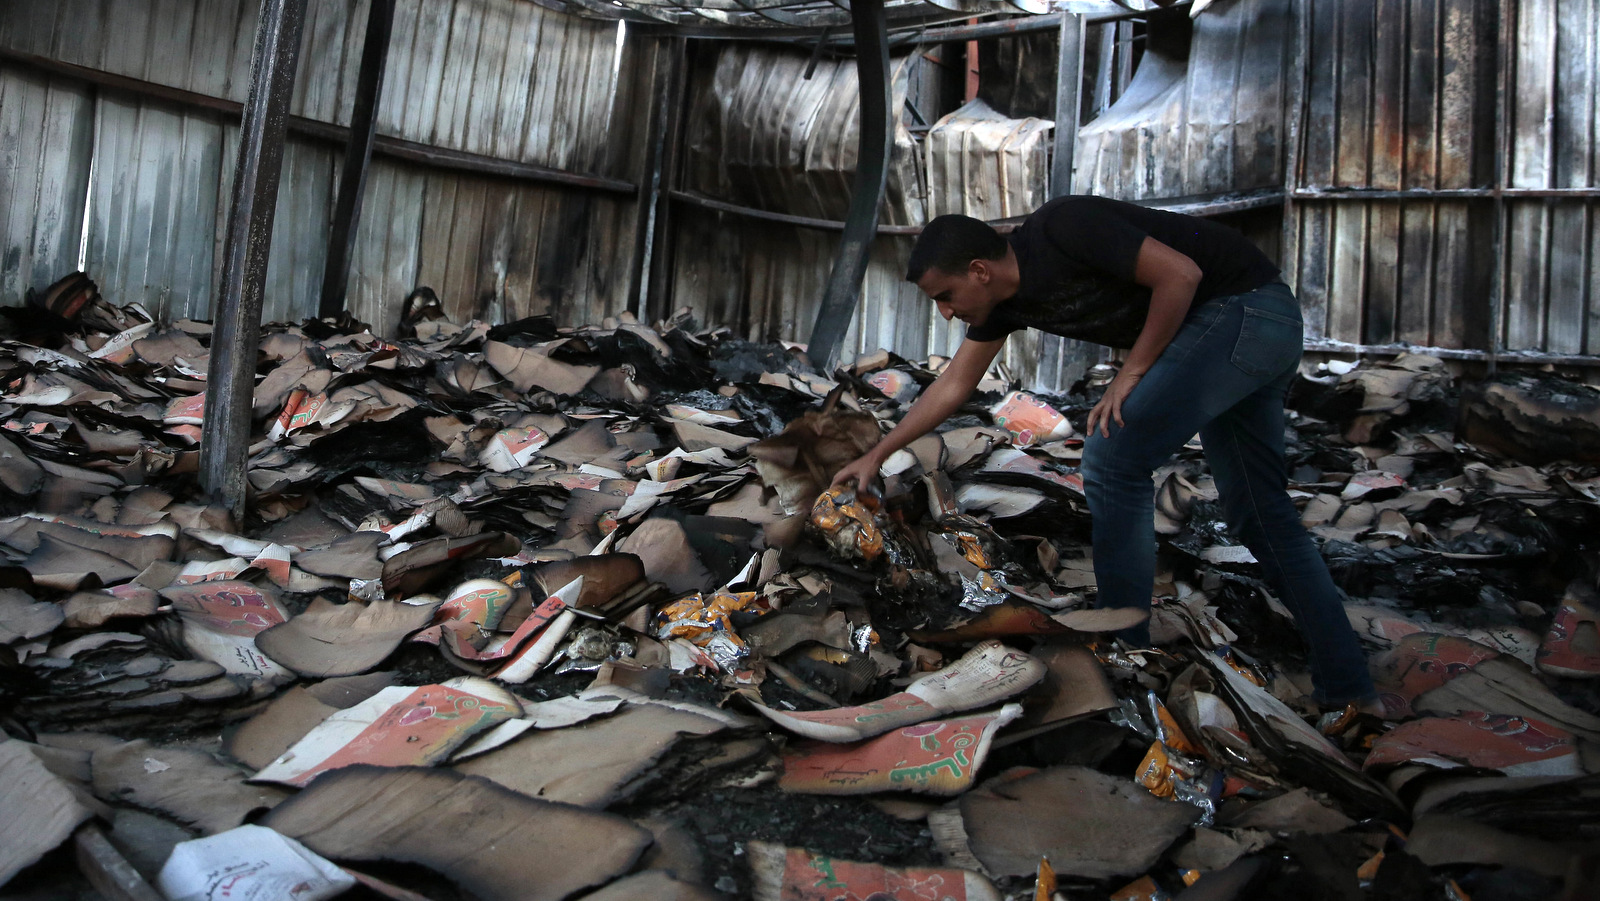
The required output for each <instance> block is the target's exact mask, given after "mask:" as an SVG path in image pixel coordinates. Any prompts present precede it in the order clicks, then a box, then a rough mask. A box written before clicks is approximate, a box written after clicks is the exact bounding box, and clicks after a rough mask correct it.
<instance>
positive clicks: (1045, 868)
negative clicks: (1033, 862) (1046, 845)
mask: <svg viewBox="0 0 1600 901" xmlns="http://www.w3.org/2000/svg"><path fill="white" fill-rule="evenodd" d="M1055 893H1056V870H1055V867H1052V866H1050V858H1048V857H1041V858H1039V878H1038V880H1037V881H1035V882H1034V884H1033V901H1050V898H1051V896H1053V895H1054V894H1055Z"/></svg>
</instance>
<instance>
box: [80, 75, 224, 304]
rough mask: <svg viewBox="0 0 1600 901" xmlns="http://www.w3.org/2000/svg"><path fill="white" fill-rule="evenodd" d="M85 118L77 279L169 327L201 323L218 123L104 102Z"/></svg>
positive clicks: (155, 107)
mask: <svg viewBox="0 0 1600 901" xmlns="http://www.w3.org/2000/svg"><path fill="white" fill-rule="evenodd" d="M94 116H95V119H94V131H95V149H94V158H95V162H94V177H93V179H92V184H91V186H90V193H89V211H88V216H87V221H88V232H89V235H88V253H87V258H86V262H87V265H86V269H87V271H88V272H89V274H90V275H91V276H93V277H94V279H95V281H96V282H98V283H99V285H100V292H101V294H102V295H104V296H105V297H106V298H108V299H109V300H111V301H112V302H113V303H119V304H121V303H130V302H134V301H137V302H140V303H143V304H144V305H145V307H146V308H147V309H149V310H150V312H151V313H154V314H156V315H157V316H165V317H171V318H179V317H184V316H190V317H206V316H208V315H209V310H210V304H211V297H212V279H213V260H214V259H215V247H216V232H217V228H218V222H219V221H220V220H219V219H218V218H217V216H218V212H217V193H218V186H219V185H220V184H221V169H222V155H223V138H222V121H221V119H220V117H217V116H213V115H203V114H185V113H182V112H179V111H176V110H174V109H172V108H171V107H168V106H166V105H163V104H154V103H149V104H147V103H140V102H138V101H135V100H128V99H124V98H117V97H109V96H104V97H100V98H98V100H97V101H96V104H95V113H94ZM59 274H61V273H58V275H59Z"/></svg>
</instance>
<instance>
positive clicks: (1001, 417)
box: [989, 391, 1072, 447]
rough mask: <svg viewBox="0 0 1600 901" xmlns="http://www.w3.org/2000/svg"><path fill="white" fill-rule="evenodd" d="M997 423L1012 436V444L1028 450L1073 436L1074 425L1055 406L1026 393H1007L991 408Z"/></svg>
mask: <svg viewBox="0 0 1600 901" xmlns="http://www.w3.org/2000/svg"><path fill="white" fill-rule="evenodd" d="M989 412H990V414H991V415H992V416H993V417H994V424H995V425H997V426H999V427H1000V428H1003V429H1005V430H1006V431H1008V432H1010V433H1011V436H1012V438H1011V442H1012V443H1013V444H1015V445H1018V446H1021V447H1026V446H1027V445H1030V444H1034V443H1037V442H1044V441H1054V440H1056V439H1058V438H1067V437H1070V436H1071V435H1072V424H1071V423H1069V422H1067V418H1066V417H1065V416H1062V415H1061V413H1060V412H1059V411H1058V410H1056V408H1055V407H1052V406H1050V405H1049V404H1047V403H1045V402H1044V401H1042V400H1040V399H1039V398H1037V397H1034V396H1033V395H1031V394H1028V393H1027V392H1024V391H1013V392H1011V393H1010V394H1007V395H1006V396H1005V398H1004V399H1002V400H1001V401H1000V403H998V404H996V405H995V406H994V407H992V408H990V410H989Z"/></svg>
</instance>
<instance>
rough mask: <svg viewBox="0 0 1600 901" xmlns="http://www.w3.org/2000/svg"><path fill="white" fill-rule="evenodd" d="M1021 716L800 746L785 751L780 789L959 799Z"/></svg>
mask: <svg viewBox="0 0 1600 901" xmlns="http://www.w3.org/2000/svg"><path fill="white" fill-rule="evenodd" d="M1021 715H1022V707H1021V706H1020V705H1017V704H1007V705H1005V706H1004V707H1001V708H1000V709H999V710H995V711H990V712H988V713H980V714H970V715H967V716H961V717H954V718H951V719H945V720H928V721H927V722H922V723H918V724H916V725H914V726H902V727H900V728H899V729H895V730H893V731H891V732H888V733H886V734H884V735H880V736H878V737H877V738H872V739H868V740H867V741H864V742H859V743H855V744H848V745H841V744H834V743H829V742H810V743H802V744H797V745H794V746H792V747H790V748H789V750H788V751H786V752H785V753H784V759H783V776H782V778H781V779H780V780H779V782H778V785H779V787H781V788H782V789H783V790H784V791H786V792H797V793H804V794H815V795H859V794H869V793H871V792H882V791H912V792H919V793H922V794H930V795H946V796H948V795H958V794H960V793H962V792H964V791H966V790H967V789H969V788H971V787H972V783H973V780H974V779H976V778H977V774H978V770H979V769H981V768H982V767H983V762H984V759H985V758H986V757H988V754H989V745H990V743H991V742H992V741H993V740H994V734H995V732H997V731H999V729H1000V728H1001V727H1003V726H1005V725H1006V724H1007V723H1010V722H1012V721H1013V720H1015V719H1016V718H1017V717H1020V716H1021Z"/></svg>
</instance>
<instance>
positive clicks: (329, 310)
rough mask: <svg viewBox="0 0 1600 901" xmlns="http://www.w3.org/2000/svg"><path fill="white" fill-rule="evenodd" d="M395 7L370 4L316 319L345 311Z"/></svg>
mask: <svg viewBox="0 0 1600 901" xmlns="http://www.w3.org/2000/svg"><path fill="white" fill-rule="evenodd" d="M394 2H395V0H372V8H371V9H370V10H369V11H368V12H367V37H366V43H364V44H363V45H362V47H361V71H360V73H359V74H357V76H356V98H355V108H354V109H353V110H352V111H351V113H350V140H349V141H348V142H346V143H345V145H344V169H343V171H342V173H341V174H340V176H339V199H338V201H337V203H336V204H335V205H334V208H333V230H332V232H331V233H330V234H329V236H328V257H327V261H326V262H325V263H323V267H322V300H321V302H320V303H319V304H318V305H317V315H318V316H323V317H331V316H338V315H339V314H340V313H341V312H343V311H344V305H345V303H344V302H345V289H346V287H347V286H348V285H349V282H350V258H351V257H352V256H353V255H354V254H355V248H356V229H357V228H358V227H359V226H360V224H361V195H362V193H363V192H364V191H365V190H366V187H367V164H368V163H369V162H370V161H371V160H372V139H373V137H374V136H375V135H376V134H377V127H378V103H379V102H380V101H381V100H382V99H383V70H384V68H385V67H386V66H387V65H388V62H389V33H390V32H391V31H392V30H393V29H394Z"/></svg>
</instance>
